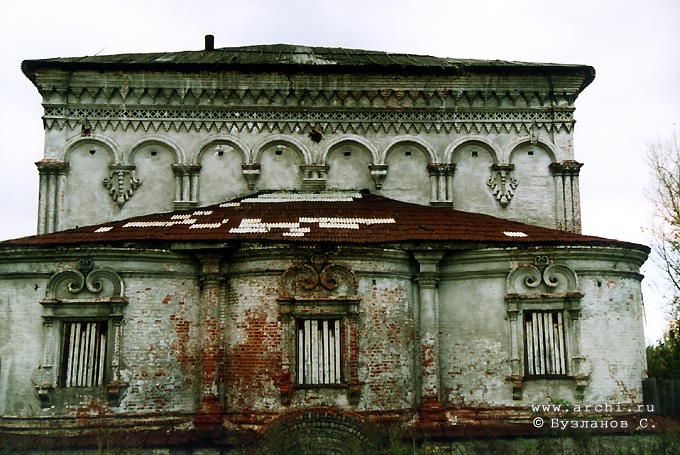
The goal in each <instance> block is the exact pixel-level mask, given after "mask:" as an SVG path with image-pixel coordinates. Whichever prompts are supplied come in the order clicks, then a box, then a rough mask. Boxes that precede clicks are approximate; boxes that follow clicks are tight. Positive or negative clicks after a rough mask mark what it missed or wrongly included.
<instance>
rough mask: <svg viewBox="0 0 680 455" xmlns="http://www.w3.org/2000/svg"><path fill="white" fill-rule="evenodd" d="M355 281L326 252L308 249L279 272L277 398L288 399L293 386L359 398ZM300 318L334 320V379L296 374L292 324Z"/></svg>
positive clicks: (295, 338) (352, 400) (295, 340)
mask: <svg viewBox="0 0 680 455" xmlns="http://www.w3.org/2000/svg"><path fill="white" fill-rule="evenodd" d="M357 289H358V281H357V278H356V276H355V275H354V273H353V272H352V271H351V270H350V269H349V268H347V267H345V266H343V265H339V264H333V263H331V262H329V261H328V258H327V256H326V254H315V255H314V254H313V255H311V256H310V257H309V258H308V260H307V261H306V262H304V263H297V264H293V265H291V267H289V268H288V269H287V270H286V271H284V273H283V274H282V275H281V287H280V291H279V297H278V299H277V302H278V307H279V319H280V320H281V323H282V326H283V327H282V340H281V342H282V346H283V358H282V367H283V377H282V378H281V381H280V382H279V390H280V393H281V402H282V403H283V404H290V402H291V399H292V396H293V393H294V392H295V391H296V390H305V389H307V390H309V389H316V390H318V389H344V390H345V391H346V393H347V395H348V400H349V402H350V403H351V404H357V403H358V402H359V398H360V394H361V387H362V385H363V384H362V383H361V382H360V381H359V377H358V374H359V357H358V318H359V311H360V303H361V297H359V296H358V295H357ZM305 319H338V320H340V333H341V341H340V350H341V351H340V355H341V366H340V370H341V383H340V384H301V383H299V381H298V378H297V371H298V365H297V362H298V359H297V347H298V334H297V324H298V321H300V320H305Z"/></svg>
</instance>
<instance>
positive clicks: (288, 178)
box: [255, 141, 305, 190]
mask: <svg viewBox="0 0 680 455" xmlns="http://www.w3.org/2000/svg"><path fill="white" fill-rule="evenodd" d="M304 157H305V155H304V153H303V152H302V151H301V150H300V149H299V148H298V147H297V146H295V145H294V144H292V143H290V142H286V141H274V142H269V143H267V144H265V145H263V146H261V147H259V149H258V151H257V155H256V160H257V162H258V163H259V164H260V174H259V178H258V179H257V182H256V184H255V188H256V189H259V190H295V189H300V188H302V177H303V175H302V171H301V169H300V166H301V165H303V164H305V159H304Z"/></svg>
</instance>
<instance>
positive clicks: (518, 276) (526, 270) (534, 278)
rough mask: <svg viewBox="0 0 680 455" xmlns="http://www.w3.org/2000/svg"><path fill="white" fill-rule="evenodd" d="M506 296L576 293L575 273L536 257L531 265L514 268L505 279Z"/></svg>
mask: <svg viewBox="0 0 680 455" xmlns="http://www.w3.org/2000/svg"><path fill="white" fill-rule="evenodd" d="M507 285H508V294H510V295H512V294H520V295H521V294H567V293H578V292H579V283H578V277H577V276H576V272H574V271H573V270H572V269H571V268H569V267H567V266H566V265H562V264H552V263H551V261H550V259H549V258H548V257H547V256H536V258H535V259H534V263H533V264H524V265H521V266H519V267H517V268H515V269H514V270H513V271H512V272H511V273H510V274H509V275H508V278H507Z"/></svg>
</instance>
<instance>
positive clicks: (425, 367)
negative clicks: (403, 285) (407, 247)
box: [413, 251, 445, 407]
mask: <svg viewBox="0 0 680 455" xmlns="http://www.w3.org/2000/svg"><path fill="white" fill-rule="evenodd" d="M444 254H445V253H444V252H443V251H417V252H414V253H413V256H414V257H415V258H416V261H417V262H418V273H417V274H416V278H415V281H416V283H417V285H418V304H419V308H420V330H419V332H420V370H421V400H422V403H423V404H424V405H427V406H428V407H431V406H432V405H436V404H437V403H440V398H439V392H440V379H439V315H438V309H437V307H438V302H437V301H438V299H437V283H438V281H439V261H440V260H441V258H442V257H443V256H444Z"/></svg>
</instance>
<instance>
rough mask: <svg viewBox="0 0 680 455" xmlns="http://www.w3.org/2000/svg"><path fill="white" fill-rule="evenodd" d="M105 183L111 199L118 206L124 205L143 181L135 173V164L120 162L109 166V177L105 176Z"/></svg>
mask: <svg viewBox="0 0 680 455" xmlns="http://www.w3.org/2000/svg"><path fill="white" fill-rule="evenodd" d="M103 183H104V187H105V188H106V189H107V190H108V192H109V195H111V199H113V201H114V202H115V203H116V204H118V207H123V205H125V203H126V202H127V201H128V200H129V199H130V198H131V197H132V195H133V194H134V192H135V191H136V190H137V188H139V186H140V185H141V184H142V181H141V180H140V179H138V178H137V176H136V175H135V165H134V164H123V163H118V164H112V165H110V166H109V177H108V178H105V179H104V182H103Z"/></svg>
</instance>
